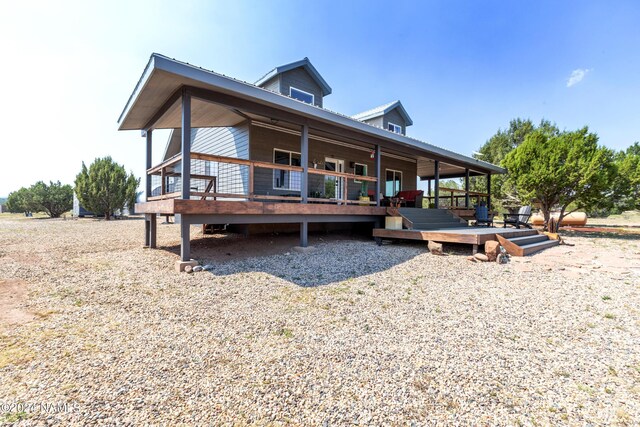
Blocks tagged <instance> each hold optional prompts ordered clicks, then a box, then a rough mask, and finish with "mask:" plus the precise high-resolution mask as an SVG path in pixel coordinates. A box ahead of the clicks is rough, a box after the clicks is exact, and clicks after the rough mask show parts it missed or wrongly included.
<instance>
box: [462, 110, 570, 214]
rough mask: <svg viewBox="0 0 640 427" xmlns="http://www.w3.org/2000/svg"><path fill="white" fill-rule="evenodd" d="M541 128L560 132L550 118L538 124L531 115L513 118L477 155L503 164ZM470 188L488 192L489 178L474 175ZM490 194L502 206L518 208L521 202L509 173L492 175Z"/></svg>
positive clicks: (478, 157)
mask: <svg viewBox="0 0 640 427" xmlns="http://www.w3.org/2000/svg"><path fill="white" fill-rule="evenodd" d="M535 130H540V131H541V132H544V133H545V134H548V135H557V134H558V133H559V130H558V128H557V127H556V125H555V124H552V123H551V122H550V121H548V120H544V119H543V120H541V121H540V124H539V125H538V126H536V125H534V124H533V122H532V121H531V120H530V119H526V120H523V119H520V118H517V119H513V120H511V121H510V122H509V127H508V128H507V129H505V130H502V129H498V132H497V133H496V134H495V135H493V136H492V137H491V138H489V140H488V141H487V142H485V143H484V145H483V146H482V147H480V149H479V150H478V153H477V154H474V157H475V158H477V159H479V160H483V161H485V162H489V163H493V164H494V165H499V166H502V160H503V159H504V158H505V157H506V155H507V154H509V153H510V152H511V151H512V150H514V149H515V148H517V147H518V146H520V144H522V143H523V142H524V140H525V139H526V137H527V136H528V135H529V134H530V133H532V132H534V131H535ZM470 188H471V191H477V192H481V193H486V192H487V181H486V179H485V177H484V176H482V177H473V178H471V182H470ZM491 195H492V200H493V201H494V204H496V205H497V206H498V207H499V208H516V209H517V208H518V207H519V206H520V205H521V204H522V200H521V199H520V197H519V195H518V194H517V192H516V191H515V188H513V186H510V185H509V182H508V181H507V176H506V175H493V176H492V177H491Z"/></svg>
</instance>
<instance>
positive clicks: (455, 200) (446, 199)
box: [424, 187, 489, 209]
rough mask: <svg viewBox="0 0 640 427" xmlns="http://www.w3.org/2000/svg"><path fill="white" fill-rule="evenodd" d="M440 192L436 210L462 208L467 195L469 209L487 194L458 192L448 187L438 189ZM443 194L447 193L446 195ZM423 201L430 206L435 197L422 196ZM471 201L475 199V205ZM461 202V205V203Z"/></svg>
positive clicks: (458, 190)
mask: <svg viewBox="0 0 640 427" xmlns="http://www.w3.org/2000/svg"><path fill="white" fill-rule="evenodd" d="M439 190H440V194H439V206H436V207H437V208H454V209H455V208H459V207H460V208H462V207H466V206H465V202H466V197H467V194H468V195H469V199H470V206H469V208H471V207H473V205H474V204H480V199H481V198H482V197H488V196H489V194H487V193H480V192H477V191H468V192H467V191H465V190H460V189H457V188H448V187H439ZM445 193H449V194H448V195H447V194H445ZM424 198H425V199H427V200H428V202H429V204H431V203H432V202H435V196H428V195H427V196H424ZM473 199H475V203H473V201H474V200H473ZM461 200H462V203H461Z"/></svg>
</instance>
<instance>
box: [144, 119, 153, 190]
mask: <svg viewBox="0 0 640 427" xmlns="http://www.w3.org/2000/svg"><path fill="white" fill-rule="evenodd" d="M152 133H153V131H152V130H151V129H149V130H147V131H146V135H145V136H146V137H147V169H146V170H145V173H144V174H145V191H144V192H145V197H146V199H145V200H146V201H147V202H148V201H149V197H150V196H151V175H149V174H148V173H147V170H149V169H151V139H152Z"/></svg>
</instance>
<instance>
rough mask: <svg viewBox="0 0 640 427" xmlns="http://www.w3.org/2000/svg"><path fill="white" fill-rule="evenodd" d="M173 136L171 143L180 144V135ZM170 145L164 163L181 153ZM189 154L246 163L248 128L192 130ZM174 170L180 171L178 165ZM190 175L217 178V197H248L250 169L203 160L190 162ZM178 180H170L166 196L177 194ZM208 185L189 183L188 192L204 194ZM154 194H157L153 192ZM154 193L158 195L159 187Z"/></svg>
mask: <svg viewBox="0 0 640 427" xmlns="http://www.w3.org/2000/svg"><path fill="white" fill-rule="evenodd" d="M177 135H178V136H176V133H174V135H173V136H174V138H173V139H178V140H179V132H178V133H177ZM173 139H172V140H171V142H170V143H169V146H168V149H167V152H166V153H165V159H168V158H170V157H172V156H174V155H176V154H178V153H179V152H180V145H179V144H177V143H173V142H174V141H173ZM191 141H192V143H191V151H193V152H197V153H207V154H215V155H218V156H225V157H233V158H237V159H249V124H248V123H243V124H241V125H238V126H234V127H215V128H195V129H191ZM174 169H175V170H177V171H179V170H180V164H179V163H178V164H177V165H176V166H175V167H174ZM191 172H192V173H193V174H197V175H213V176H216V177H218V178H217V181H218V184H217V188H216V191H217V192H218V193H230V194H247V193H248V191H249V168H248V167H247V166H242V165H233V164H228V163H219V162H210V161H203V160H194V159H192V160H191ZM179 182H180V180H179V178H177V177H169V183H168V188H167V192H169V193H171V192H174V191H177V188H179ZM207 184H208V181H206V180H203V179H192V180H191V189H192V190H193V191H199V192H203V191H205V189H206V187H207ZM156 190H157V191H156ZM154 192H157V193H159V192H160V187H159V183H158V187H157V189H154Z"/></svg>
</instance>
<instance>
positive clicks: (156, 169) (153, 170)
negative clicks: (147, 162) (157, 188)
mask: <svg viewBox="0 0 640 427" xmlns="http://www.w3.org/2000/svg"><path fill="white" fill-rule="evenodd" d="M180 160H182V155H180V154H176V155H175V156H173V157H171V158H170V159H167V160H166V161H164V162H162V163H160V164H159V165H157V166H154V167H149V168H147V175H154V174H156V173H158V172H160V171H161V170H162V169H163V168H166V167H169V166H171V165H174V164H176V163H178V162H179V161H180Z"/></svg>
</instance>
